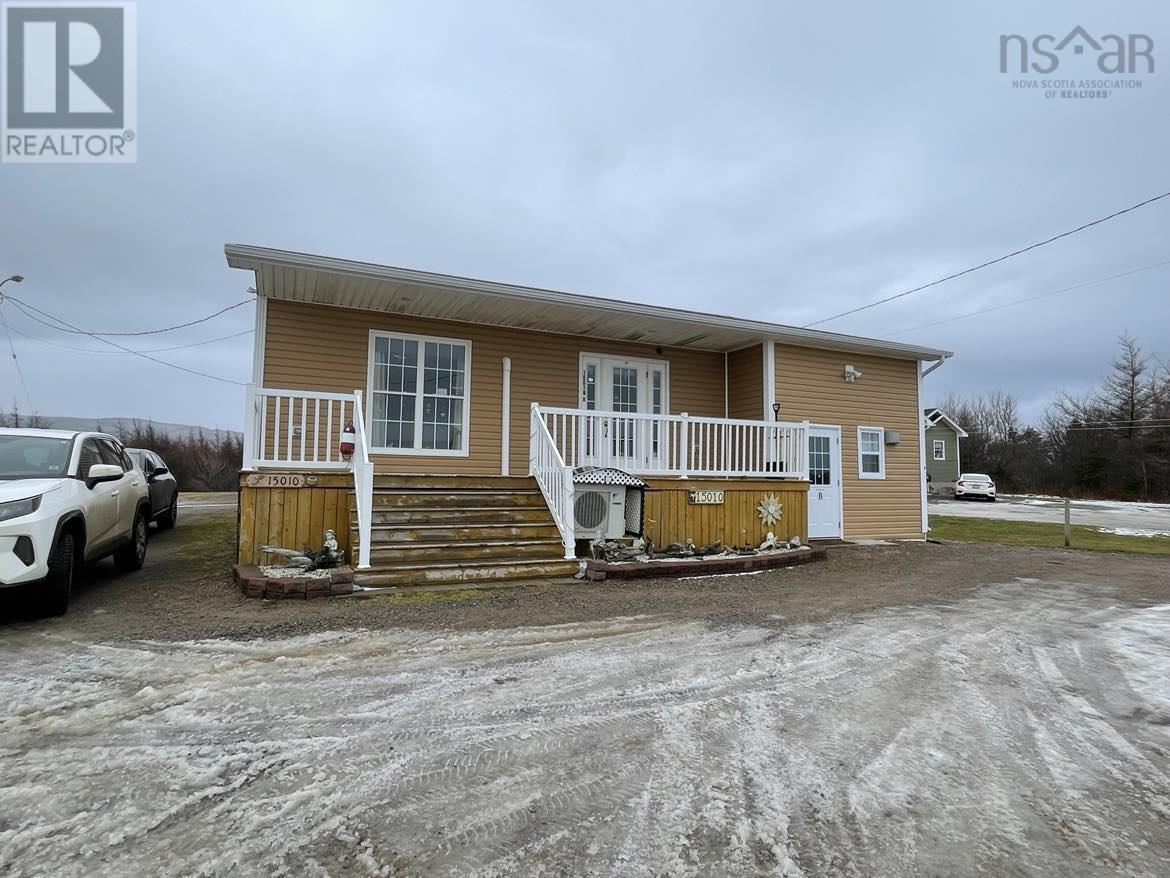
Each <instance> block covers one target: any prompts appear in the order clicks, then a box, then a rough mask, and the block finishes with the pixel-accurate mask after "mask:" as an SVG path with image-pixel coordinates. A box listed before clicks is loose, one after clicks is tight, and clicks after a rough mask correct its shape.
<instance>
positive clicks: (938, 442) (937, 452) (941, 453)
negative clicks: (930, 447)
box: [934, 439, 947, 460]
mask: <svg viewBox="0 0 1170 878" xmlns="http://www.w3.org/2000/svg"><path fill="white" fill-rule="evenodd" d="M934 459H935V460H946V459H947V443H946V442H944V441H943V440H942V439H935V440H934Z"/></svg>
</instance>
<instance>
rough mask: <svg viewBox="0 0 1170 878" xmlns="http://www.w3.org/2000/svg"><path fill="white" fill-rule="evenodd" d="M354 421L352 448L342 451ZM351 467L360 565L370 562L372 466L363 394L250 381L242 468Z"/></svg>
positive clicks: (311, 468)
mask: <svg viewBox="0 0 1170 878" xmlns="http://www.w3.org/2000/svg"><path fill="white" fill-rule="evenodd" d="M349 421H353V426H354V449H353V453H352V454H351V455H350V457H349V459H348V460H347V459H346V458H345V457H343V456H342V454H341V434H342V431H343V430H344V429H345V425H346V424H347V423H348V422H349ZM260 467H268V468H271V469H292V470H297V469H303V470H342V471H345V470H352V472H353V482H354V494H355V496H356V498H357V518H358V535H359V544H358V563H357V566H358V569H367V568H368V567H369V566H370V524H371V519H372V518H373V504H374V466H373V464H372V463H371V462H370V443H369V439H368V437H367V434H366V428H365V418H364V417H363V415H362V392H361V391H360V390H355V391H354V392H353V393H322V392H317V391H310V390H274V389H271V388H267V387H257V386H256V385H254V384H249V385H248V388H247V401H246V404H245V408H244V469H249V470H254V469H259V468H260Z"/></svg>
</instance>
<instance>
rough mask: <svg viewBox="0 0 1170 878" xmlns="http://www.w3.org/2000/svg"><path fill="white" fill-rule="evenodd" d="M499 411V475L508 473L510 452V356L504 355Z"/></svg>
mask: <svg viewBox="0 0 1170 878" xmlns="http://www.w3.org/2000/svg"><path fill="white" fill-rule="evenodd" d="M501 405H502V406H503V411H502V412H501V413H500V475H502V476H506V475H508V474H509V459H508V458H509V456H510V455H511V452H512V448H511V445H512V429H511V424H512V358H511V357H504V391H503V399H502V401H501Z"/></svg>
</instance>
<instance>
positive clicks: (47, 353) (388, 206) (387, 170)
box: [0, 2, 1170, 427]
mask: <svg viewBox="0 0 1170 878" xmlns="http://www.w3.org/2000/svg"><path fill="white" fill-rule="evenodd" d="M1074 24H1083V25H1084V26H1085V27H1086V28H1088V29H1089V30H1090V31H1093V32H1106V31H1116V32H1129V31H1141V32H1145V33H1149V34H1151V35H1152V36H1153V38H1154V41H1155V45H1156V46H1158V47H1159V48H1160V47H1161V46H1162V45H1163V44H1167V43H1170V27H1168V25H1170V11H1168V10H1167V8H1166V7H1165V5H1164V4H1160V3H1154V2H1139V3H1133V4H1128V5H1127V6H1126V7H1125V8H1124V9H1121V8H1114V7H1108V6H1101V5H1099V4H1089V3H1066V2H1061V3H1056V2H1049V3H1040V4H1030V5H1029V6H1028V7H1026V8H1023V7H1020V6H1019V4H1007V3H993V4H980V5H979V6H978V7H977V8H976V7H959V6H956V5H954V4H925V3H918V4H909V3H894V4H881V5H876V6H866V5H860V6H859V5H857V4H850V5H846V4H842V3H836V4H820V5H816V6H813V7H806V6H795V5H792V4H775V3H770V2H758V3H741V4H734V5H732V6H726V5H722V6H719V5H713V4H699V3H682V4H680V3H646V4H618V3H593V4H588V5H587V6H577V7H572V6H564V5H550V4H543V3H537V2H527V3H525V2H499V3H493V4H490V5H484V4H465V3H456V2H448V3H419V4H407V3H394V4H384V3H373V2H370V3H351V4H315V5H307V6H302V5H293V4H276V3H271V4H255V3H253V4H227V3H216V2H212V3H207V2H204V3H193V2H186V3H167V4H150V5H149V6H145V7H143V8H142V10H141V15H140V24H139V31H140V34H139V43H140V54H141V59H140V79H141V83H140V112H139V116H140V140H139V146H140V153H139V161H138V163H137V164H135V165H129V166H124V167H104V166H58V167H50V166H29V165H22V166H9V165H0V274H2V273H9V272H20V273H22V274H25V275H26V276H27V277H28V281H27V282H26V283H25V284H24V285H23V286H22V287H21V288H20V295H21V296H22V297H25V298H27V299H28V301H30V302H32V303H33V304H36V305H37V306H38V307H41V308H43V309H44V310H46V311H50V312H52V313H56V314H59V315H61V316H62V317H65V318H66V319H68V320H70V321H71V322H73V323H75V324H77V325H81V326H84V327H87V328H107V329H117V328H151V327H155V326H159V325H163V324H171V323H176V322H182V321H183V320H187V319H192V318H194V317H198V316H201V315H203V314H206V313H209V312H210V311H212V310H215V309H216V308H218V307H222V306H224V305H228V304H231V303H232V302H235V301H237V300H238V299H239V298H240V297H241V295H242V291H243V289H244V288H245V287H246V286H247V285H248V284H249V283H250V282H251V280H250V278H249V277H248V276H247V275H246V274H244V273H241V272H233V271H231V270H229V269H227V267H226V265H225V264H224V260H223V256H222V245H223V243H224V242H225V241H242V242H248V243H257V244H264V245H270V246H277V247H285V248H289V249H299V250H307V251H313V252H321V253H326V254H330V255H337V256H345V257H354V258H361V259H369V260H372V261H377V262H387V263H391V264H395V265H405V266H411V267H418V268H424V269H431V270H437V271H444V272H450V273H455V274H466V275H472V276H478V277H485V278H490V279H497V280H505V281H512V282H517V283H527V284H533V285H537V286H545V287H552V288H557V289H565V290H570V291H579V292H590V293H595V294H599V295H608V296H614V297H619V298H626V299H633V300H637V301H645V302H655V303H662V304H671V305H677V306H681V307H693V308H697V309H702V310H713V311H719V312H724V313H732V314H736V315H741V316H761V317H765V318H767V319H772V320H777V321H783V322H789V323H794V324H802V323H806V322H809V321H811V320H815V319H818V318H820V317H824V316H826V315H828V314H831V313H835V312H838V311H842V310H845V309H846V308H848V307H851V306H854V305H857V304H861V303H864V302H868V301H871V300H873V299H874V298H877V297H880V296H882V295H887V294H890V293H892V292H897V291H900V290H902V289H906V288H909V287H911V286H915V285H917V284H919V283H923V282H925V281H928V280H932V279H934V278H935V277H938V276H940V275H943V274H947V273H950V272H952V271H954V270H956V269H960V268H964V267H967V266H968V265H972V264H975V263H978V262H981V261H983V260H985V259H987V258H990V257H993V256H996V255H999V254H1000V253H1003V252H1006V251H1008V250H1011V249H1014V248H1015V247H1017V246H1019V245H1020V244H1023V243H1029V242H1031V241H1034V240H1039V239H1041V238H1044V237H1047V236H1048V235H1051V234H1053V233H1055V232H1059V231H1063V230H1065V229H1067V228H1071V227H1072V226H1075V225H1078V224H1080V223H1081V222H1084V221H1086V220H1088V219H1092V218H1094V217H1096V216H1100V215H1103V214H1106V213H1109V212H1111V211H1113V210H1116V209H1118V208H1120V207H1123V206H1125V205H1126V204H1129V203H1132V202H1136V201H1138V200H1141V199H1142V198H1144V197H1148V196H1149V195H1151V194H1154V193H1155V192H1158V191H1164V190H1166V189H1170V177H1167V175H1166V173H1165V170H1164V168H1165V161H1164V159H1165V156H1166V154H1167V153H1168V152H1170V120H1168V117H1167V115H1166V114H1165V113H1164V112H1161V108H1162V107H1164V106H1166V104H1167V89H1168V86H1167V84H1166V79H1165V77H1164V76H1163V75H1162V74H1160V73H1159V74H1157V75H1154V76H1149V77H1146V78H1145V79H1144V82H1143V87H1142V88H1141V89H1138V90H1134V91H1132V92H1128V93H1118V94H1115V95H1114V96H1113V97H1111V98H1110V99H1108V100H1105V101H1096V102H1086V101H1046V100H1045V99H1044V98H1043V97H1042V96H1041V95H1038V94H1036V93H1025V92H1023V91H1021V90H1018V89H1013V88H1012V87H1011V85H1010V77H1005V76H1004V75H1002V74H1000V73H999V71H998V40H999V35H1000V34H1001V33H1005V32H1019V33H1032V32H1037V31H1040V30H1046V31H1048V32H1053V33H1055V32H1057V31H1061V32H1066V31H1067V30H1068V29H1069V28H1071V26H1072V25H1074ZM1168 231H1170V206H1167V205H1164V204H1162V205H1158V206H1154V207H1150V208H1147V209H1146V210H1144V211H1143V212H1141V213H1140V214H1135V215H1133V216H1129V217H1125V218H1122V219H1119V220H1117V221H1116V222H1114V223H1112V224H1110V225H1109V226H1108V227H1102V228H1100V229H1095V230H1092V231H1090V232H1087V233H1085V234H1084V235H1082V236H1078V237H1077V238H1075V239H1072V240H1069V241H1064V242H1060V243H1058V244H1055V245H1052V246H1051V247H1048V248H1045V249H1044V250H1042V251H1037V252H1036V253H1034V254H1029V255H1026V256H1023V257H1020V258H1019V259H1017V260H1013V261H1012V262H1010V263H1006V264H1004V265H1001V266H996V267H995V268H993V269H989V270H987V271H985V272H981V273H979V274H976V275H973V276H971V277H969V278H965V279H962V280H960V281H956V282H953V283H950V284H946V285H944V286H942V287H939V288H937V289H932V290H930V291H927V292H924V293H922V294H919V295H916V296H912V297H909V298H907V299H904V300H900V301H898V302H896V303H891V304H890V305H888V306H883V307H881V308H876V309H873V310H870V311H866V312H862V313H860V314H858V315H855V316H853V317H850V318H847V319H843V320H839V321H835V322H833V323H830V324H827V326H826V327H825V328H830V329H833V330H838V331H846V332H854V333H858V334H864V335H871V336H885V335H894V334H896V333H900V332H901V331H902V330H905V329H907V328H908V327H913V326H917V325H919V324H922V323H926V322H931V321H934V320H941V319H945V318H947V317H950V316H954V315H957V314H962V313H965V312H967V311H970V310H973V309H975V308H978V307H987V306H991V305H994V304H997V303H999V302H1003V301H1008V300H1010V299H1014V298H1021V297H1024V296H1028V295H1034V294H1036V293H1039V292H1044V291H1047V290H1051V289H1057V288H1059V287H1062V286H1068V285H1070V284H1074V283H1078V282H1080V281H1083V280H1088V279H1093V278H1096V277H1103V276H1105V275H1109V274H1114V273H1118V272H1121V271H1125V270H1127V269H1130V268H1134V267H1137V266H1139V265H1144V264H1150V263H1153V262H1157V261H1161V260H1163V259H1166V258H1167V257H1168V255H1170V254H1168V252H1167V250H1166V242H1167V240H1170V236H1168V235H1167V232H1168ZM1167 278H1168V274H1167V271H1166V270H1159V271H1153V272H1148V273H1143V274H1141V275H1134V276H1131V277H1128V278H1125V279H1122V280H1118V281H1116V282H1112V283H1110V284H1105V285H1102V286H1100V287H1093V288H1088V289H1085V290H1081V291H1077V292H1073V293H1069V294H1067V295H1062V296H1058V297H1053V298H1051V299H1046V300H1042V301H1040V302H1036V303H1032V304H1028V305H1022V306H1019V307H1017V308H1010V309H1004V310H1002V311H997V312H995V313H993V314H988V315H986V316H984V317H978V318H971V319H966V320H959V321H955V322H952V323H947V324H943V325H940V326H937V327H933V328H930V329H927V330H921V331H916V332H913V333H909V334H905V335H898V336H897V337H898V338H900V339H907V340H913V341H917V342H922V343H927V344H930V345H934V346H938V347H946V348H951V349H953V350H955V351H957V353H958V356H957V357H956V358H955V360H954V361H953V362H951V363H948V364H947V366H946V367H944V368H943V369H940V370H938V371H936V372H935V373H934V374H933V375H932V376H931V377H930V379H928V382H927V393H928V395H930V396H931V397H936V396H941V395H942V394H943V393H945V392H946V391H947V390H951V389H954V390H959V391H961V392H973V391H981V390H988V389H996V388H1002V389H1006V390H1009V391H1012V392H1014V393H1016V394H1018V395H1019V396H1020V397H1021V399H1022V400H1023V401H1024V404H1025V405H1024V412H1025V415H1029V416H1035V415H1037V414H1038V413H1039V410H1040V408H1041V407H1042V403H1043V400H1044V398H1045V397H1046V395H1047V394H1049V393H1051V392H1052V391H1053V390H1054V389H1056V388H1059V387H1067V388H1069V389H1072V390H1079V389H1082V388H1084V387H1087V386H1088V385H1090V384H1092V383H1093V382H1094V381H1095V380H1096V379H1097V377H1098V376H1099V375H1100V374H1101V373H1102V372H1104V370H1105V368H1106V367H1107V364H1108V360H1109V358H1110V356H1111V354H1112V350H1113V346H1114V344H1115V340H1116V337H1117V336H1118V335H1119V334H1120V333H1121V332H1123V331H1126V330H1128V331H1130V332H1132V333H1133V334H1135V335H1137V336H1138V337H1139V338H1141V339H1142V341H1143V342H1144V343H1145V344H1146V346H1147V347H1148V348H1150V349H1153V350H1155V351H1158V352H1160V355H1162V356H1163V358H1164V359H1167V358H1170V319H1167V318H1170V306H1168V305H1167V297H1166V289H1167ZM247 310H248V309H241V310H239V311H235V312H232V313H231V314H230V315H227V316H225V317H223V318H220V319H218V320H217V321H215V322H214V323H211V324H208V325H206V326H203V327H199V328H193V329H190V330H186V331H183V332H181V333H176V334H174V338H173V339H172V338H171V337H166V338H165V341H167V342H173V343H175V344H179V343H183V342H185V341H198V340H201V339H206V338H212V337H215V336H217V335H225V334H228V333H230V332H236V331H240V330H243V329H247V328H249V326H250V320H251V317H250V315H249V314H248V313H246V312H247ZM8 317H9V319H10V320H11V321H12V323H13V325H14V326H17V327H18V328H20V329H21V330H23V331H25V332H27V333H28V334H31V335H36V336H38V337H40V338H43V339H46V340H50V341H52V342H54V343H56V344H58V345H68V346H77V347H86V348H96V347H98V346H97V345H96V344H95V343H93V342H90V341H85V340H78V339H76V338H68V337H65V336H62V335H60V334H58V333H54V332H52V331H50V330H48V329H46V328H44V327H39V326H36V325H35V324H30V323H29V322H28V321H27V320H26V319H24V318H23V317H21V316H20V315H14V314H13V313H12V309H8ZM16 345H17V351H18V353H19V355H20V357H21V361H22V363H24V365H25V373H26V375H28V377H29V384H30V385H31V390H32V394H33V397H34V402H35V404H36V406H37V408H39V409H40V410H41V411H42V412H45V413H49V414H62V415H64V414H72V415H93V416H150V417H154V418H157V419H159V420H166V421H185V422H199V423H205V424H209V425H220V426H229V427H238V426H239V425H240V423H241V420H242V417H241V412H242V391H241V390H240V389H239V388H235V387H231V386H228V385H220V384H215V383H212V382H207V381H205V380H201V379H197V378H194V377H192V376H188V375H184V374H182V373H179V372H175V371H171V370H167V369H166V368H165V367H160V366H155V365H152V364H149V363H146V362H143V361H141V360H138V359H135V358H130V357H123V356H119V355H95V354H71V353H66V352H63V351H60V350H58V349H55V348H52V347H48V346H45V345H44V344H39V343H37V342H34V341H30V340H27V339H25V338H23V337H20V336H18V337H16ZM150 346H152V347H153V346H157V345H155V344H153V343H152V344H151V345H150ZM160 356H163V357H167V356H169V357H170V358H171V359H172V360H173V361H174V362H176V363H180V364H182V365H185V366H188V367H190V368H195V369H200V370H202V371H208V372H213V373H215V374H219V375H223V376H225V377H229V378H233V379H236V380H246V379H247V377H248V374H249V364H250V361H251V360H250V350H249V340H248V339H247V338H242V339H236V340H232V341H227V342H222V343H219V344H216V345H209V346H205V347H199V348H192V349H190V350H187V351H175V352H172V353H170V354H162V355H160ZM0 390H3V392H4V396H5V397H10V396H17V394H16V393H15V392H14V391H15V374H14V373H13V372H12V370H11V367H10V366H8V365H3V366H0ZM5 401H6V400H5Z"/></svg>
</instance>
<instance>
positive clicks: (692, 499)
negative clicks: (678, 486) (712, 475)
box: [687, 490, 723, 506]
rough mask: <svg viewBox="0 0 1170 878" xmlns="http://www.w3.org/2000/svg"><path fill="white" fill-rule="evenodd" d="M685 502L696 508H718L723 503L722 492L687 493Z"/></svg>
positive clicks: (693, 491) (692, 491)
mask: <svg viewBox="0 0 1170 878" xmlns="http://www.w3.org/2000/svg"><path fill="white" fill-rule="evenodd" d="M687 502H688V503H691V504H693V505H698V506H718V505H720V504H721V503H722V502H723V492H722V491H695V490H690V491H687Z"/></svg>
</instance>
